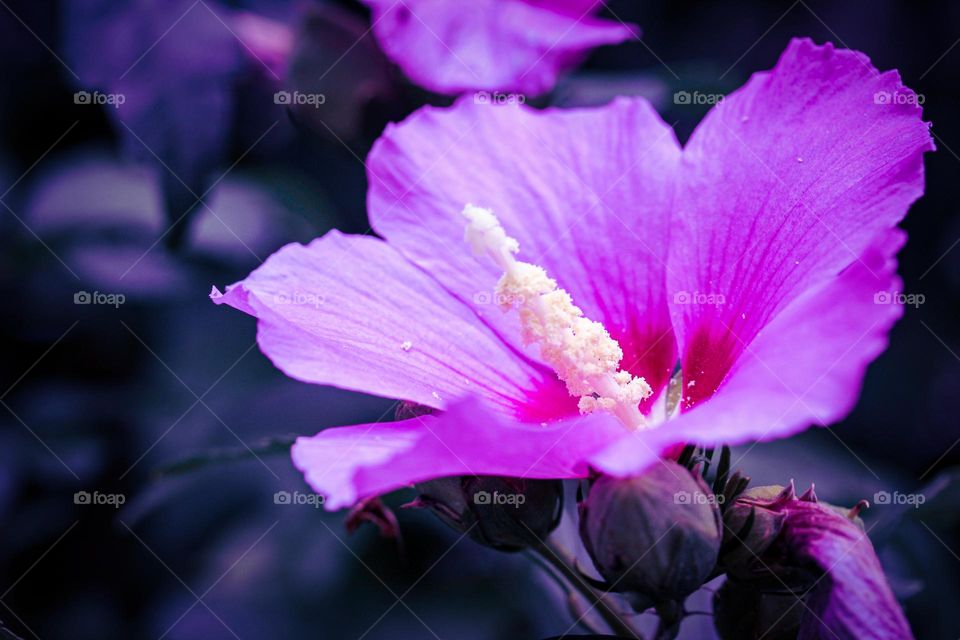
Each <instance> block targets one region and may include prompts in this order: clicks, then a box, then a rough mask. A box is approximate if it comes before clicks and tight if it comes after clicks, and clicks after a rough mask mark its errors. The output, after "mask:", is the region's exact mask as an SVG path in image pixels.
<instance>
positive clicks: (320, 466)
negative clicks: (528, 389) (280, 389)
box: [292, 399, 624, 510]
mask: <svg viewBox="0 0 960 640" xmlns="http://www.w3.org/2000/svg"><path fill="white" fill-rule="evenodd" d="M623 434H624V431H623V427H622V426H621V425H620V423H619V422H617V420H616V419H615V418H613V417H612V416H609V415H592V416H584V417H576V418H570V419H566V420H562V421H558V422H554V423H551V424H549V425H530V424H523V423H518V422H514V421H512V420H510V419H508V418H504V417H502V416H500V415H498V414H495V413H492V412H491V411H489V410H488V409H487V408H486V406H485V405H483V404H481V403H480V402H478V401H476V400H473V399H468V400H464V401H462V402H460V403H456V404H454V405H453V406H451V407H450V409H449V410H448V411H446V412H444V413H442V414H438V415H428V416H420V417H417V418H412V419H410V420H400V421H397V422H385V423H379V424H362V425H356V426H351V427H339V428H334V429H326V430H324V431H321V432H320V433H318V434H317V435H315V436H313V437H309V438H298V439H297V442H296V444H294V446H293V450H292V455H293V463H294V465H295V466H296V467H297V468H298V469H300V470H301V471H302V472H303V473H304V474H305V477H306V480H307V482H308V483H309V484H310V486H311V487H313V489H314V490H315V491H317V493H320V494H322V495H324V496H325V497H326V500H325V501H324V505H325V506H326V508H327V509H329V510H335V509H339V508H341V507H347V506H350V505H352V504H353V503H355V502H356V501H357V500H360V499H363V498H367V497H370V496H375V495H380V494H382V493H386V492H388V491H393V490H395V489H399V488H402V487H405V486H408V485H411V484H413V483H416V482H423V481H425V480H431V479H433V478H442V477H449V476H463V475H473V476H487V475H489V476H510V477H518V478H580V477H584V476H586V475H587V473H588V472H589V468H588V466H587V464H586V462H585V461H586V460H587V459H588V458H589V457H590V456H591V455H592V454H593V453H594V452H596V451H598V450H600V449H603V448H604V447H606V446H608V445H609V444H610V443H611V442H613V441H615V440H617V439H619V438H622V437H623Z"/></svg>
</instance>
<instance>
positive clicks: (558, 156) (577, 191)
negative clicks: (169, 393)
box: [212, 40, 933, 509]
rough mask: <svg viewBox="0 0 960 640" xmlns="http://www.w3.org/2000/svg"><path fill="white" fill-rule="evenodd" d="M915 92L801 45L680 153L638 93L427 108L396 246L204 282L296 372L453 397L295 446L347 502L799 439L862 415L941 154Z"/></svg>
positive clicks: (377, 153)
mask: <svg viewBox="0 0 960 640" xmlns="http://www.w3.org/2000/svg"><path fill="white" fill-rule="evenodd" d="M884 94H886V95H890V96H894V97H896V99H895V100H877V99H876V96H877V95H884ZM913 98H915V96H914V94H913V93H912V92H911V91H910V90H909V89H907V88H905V87H903V86H902V84H901V82H900V79H899V76H898V75H897V74H896V73H895V72H887V73H882V74H881V73H878V72H877V71H876V69H874V68H873V67H872V66H871V64H870V62H869V60H868V59H867V58H866V57H865V56H864V55H862V54H860V53H856V52H852V51H846V50H835V49H834V48H833V46H832V45H829V44H827V45H824V46H816V45H814V44H813V43H812V42H811V41H809V40H796V41H793V42H792V43H791V44H790V46H789V47H788V48H787V50H786V51H785V52H784V54H783V55H782V57H781V58H780V60H779V62H778V63H777V65H776V67H775V68H774V69H773V70H772V71H770V72H768V73H759V74H756V75H754V76H753V77H752V78H751V80H750V81H749V82H748V83H747V84H746V85H745V86H744V87H743V88H742V89H740V90H739V91H737V92H735V93H734V94H732V95H730V96H728V97H727V98H726V99H725V100H723V101H722V103H721V104H719V105H717V106H716V107H714V109H713V110H712V111H711V113H709V114H708V116H707V117H706V118H705V119H704V121H703V122H702V123H701V124H700V126H699V127H698V128H697V130H696V131H695V132H694V134H693V135H692V137H691V139H690V141H689V142H688V143H687V144H686V146H685V147H684V148H681V147H680V145H679V144H678V142H677V139H676V137H675V136H674V134H673V131H672V130H671V129H670V128H669V127H668V126H667V125H665V124H664V123H663V121H662V120H661V119H660V118H659V117H658V116H657V114H656V113H655V111H654V110H653V108H652V107H651V106H650V105H649V103H647V102H646V101H644V100H642V99H619V100H617V101H615V102H613V103H611V104H610V105H607V106H605V107H602V108H598V109H584V110H570V111H564V110H547V111H533V110H531V109H528V108H526V107H522V106H516V105H506V106H494V105H479V104H475V103H474V101H472V100H460V101H458V102H457V103H456V104H455V105H454V106H453V107H451V108H449V109H436V108H430V107H427V108H424V109H421V110H420V111H418V112H417V113H415V114H414V115H412V116H411V117H410V118H408V119H407V120H406V121H405V122H403V123H402V124H399V125H396V126H391V127H389V128H388V129H387V131H386V132H385V133H384V135H383V137H382V138H381V139H380V140H379V141H378V142H377V144H376V145H375V146H374V149H373V150H372V151H371V153H370V156H369V158H368V161H367V166H368V172H369V182H370V190H369V197H368V207H369V213H370V218H371V225H372V227H373V228H374V229H375V230H376V232H377V233H378V234H379V235H380V236H382V237H383V238H385V239H386V240H385V241H384V240H380V239H378V238H374V237H366V236H346V235H343V234H340V233H337V232H332V233H329V234H327V235H326V236H324V237H322V238H320V239H318V240H315V241H314V242H313V243H311V244H310V245H309V246H306V247H304V246H301V245H296V244H291V245H288V246H286V247H284V248H283V249H281V250H280V251H278V252H277V253H276V254H274V255H273V256H272V257H271V258H270V259H268V260H267V261H266V262H265V263H264V265H263V266H261V267H260V268H258V269H257V270H256V271H254V272H253V273H252V274H251V275H250V276H249V277H248V278H247V279H246V280H244V281H242V282H240V283H238V284H235V285H233V286H231V287H229V288H228V289H227V291H226V292H225V293H223V294H220V293H219V292H218V291H216V290H214V292H213V294H212V295H213V298H214V301H215V302H217V303H218V304H222V303H227V304H229V305H231V306H234V307H236V308H238V309H241V310H243V311H245V312H247V313H249V314H251V315H254V316H256V317H257V318H258V320H259V322H258V340H259V343H260V347H261V349H262V350H263V352H264V353H265V354H266V355H267V356H268V357H269V358H270V359H271V360H272V361H273V362H274V363H275V364H276V365H277V366H278V367H279V368H280V369H281V370H283V371H284V372H285V373H287V374H288V375H290V376H292V377H294V378H297V379H299V380H303V381H306V382H313V383H317V384H328V385H335V386H337V387H341V388H344V389H351V390H355V391H360V392H365V393H370V394H375V395H379V396H384V397H388V398H397V399H401V400H406V401H410V402H414V403H417V404H420V405H424V406H425V407H429V408H432V409H436V410H441V411H440V412H438V413H435V414H433V415H423V416H419V417H415V418H411V419H407V420H400V421H397V422H392V423H386V424H365V425H358V426H352V427H343V428H335V429H329V430H326V431H323V432H322V433H320V434H318V435H316V436H314V437H312V438H301V439H299V440H298V442H297V444H296V445H295V446H294V449H293V459H294V463H295V464H296V466H297V467H298V468H300V469H301V470H302V471H303V472H304V473H305V474H306V478H307V481H308V482H309V483H310V484H311V485H312V486H313V487H314V488H315V489H316V490H317V491H319V492H320V493H323V494H325V495H326V496H327V497H328V499H327V501H326V505H327V507H328V508H330V509H336V508H340V507H344V506H347V505H350V504H353V503H354V502H356V501H357V500H358V499H361V498H364V497H368V496H372V495H377V494H380V493H384V492H387V491H391V490H393V489H396V488H399V487H403V486H406V485H409V484H411V483H414V482H420V481H424V480H427V479H430V478H436V477H442V476H456V475H503V476H515V477H527V478H571V477H583V476H585V475H586V474H588V473H589V471H590V470H591V469H595V470H598V471H601V472H605V473H608V474H611V475H615V476H626V475H630V474H633V473H636V472H639V471H641V470H643V469H644V468H645V467H646V466H648V465H649V464H651V463H652V462H654V461H655V460H657V459H658V457H659V456H661V455H664V454H667V453H669V452H670V451H672V450H674V449H675V448H676V447H677V446H678V445H681V444H683V443H687V442H696V443H700V444H704V445H709V444H718V443H728V444H730V443H740V442H744V441H748V440H755V439H763V440H766V439H772V438H780V437H784V436H787V435H790V434H793V433H795V432H797V431H800V430H801V429H804V428H805V427H807V426H808V425H810V424H814V423H815V424H828V423H831V422H834V421H836V420H838V419H840V418H842V417H843V416H844V415H845V414H846V413H848V412H849V411H850V410H851V408H852V407H853V405H854V403H855V402H856V399H857V395H858V393H859V387H860V384H861V380H862V378H863V375H864V371H865V369H866V367H867V365H868V364H869V362H870V361H871V360H873V359H874V358H875V357H876V356H877V355H878V354H879V353H880V352H881V351H882V350H883V349H884V348H885V345H886V335H887V332H888V331H889V329H890V327H891V326H892V324H893V323H894V322H895V321H896V320H897V319H898V318H899V316H900V314H901V307H900V306H899V305H898V304H896V303H895V300H896V296H893V300H891V297H890V296H889V295H887V294H886V293H885V292H895V291H898V290H899V288H900V280H899V278H898V277H897V276H896V273H895V269H896V262H895V259H894V254H895V253H896V251H897V250H898V249H899V248H900V246H902V244H903V242H904V237H905V236H904V234H903V232H901V231H899V230H898V229H897V228H896V227H895V225H896V224H897V223H898V222H899V221H900V220H901V219H902V218H903V216H904V215H905V214H906V211H907V209H908V208H909V206H910V204H911V203H912V202H913V201H914V200H916V199H917V198H918V197H920V195H921V194H922V192H923V152H924V151H928V150H931V149H932V148H933V145H932V143H931V139H930V135H929V131H928V126H927V124H926V123H924V122H923V121H922V119H921V110H920V109H919V107H917V106H916V104H915V103H916V100H914V99H913ZM468 203H474V204H476V205H479V206H483V207H486V208H489V209H490V210H492V211H493V212H495V214H496V216H497V217H498V220H499V224H500V225H502V226H501V227H498V228H499V229H500V231H497V229H495V228H493V227H490V226H486V227H482V228H479V231H482V232H484V233H487V232H489V235H482V234H481V235H480V236H478V235H477V233H478V227H476V226H475V225H476V224H479V223H477V220H476V219H475V220H473V221H471V222H470V225H471V226H470V229H471V231H470V233H468V239H469V240H471V244H472V245H473V247H474V249H478V248H479V249H481V250H482V252H483V251H485V252H486V255H481V256H476V255H471V253H470V251H469V247H468V245H467V243H465V242H464V231H465V228H466V227H467V221H465V220H464V218H463V217H462V216H461V215H460V212H461V211H462V210H464V206H465V205H466V204H468ZM468 211H469V210H468ZM494 220H496V219H494ZM498 233H499V234H500V235H497V234H498ZM507 236H510V237H507ZM514 239H515V240H516V242H511V241H512V240H514ZM494 240H496V241H497V242H500V243H501V244H499V245H496V243H495V242H493V241H494ZM484 243H487V244H484ZM478 245H480V246H478ZM494 245H496V246H498V247H500V249H501V250H502V253H501V254H496V252H494V251H492V250H491V251H487V249H490V247H493V246H494ZM517 248H519V252H518V253H516V259H517V260H525V261H527V262H523V263H519V262H516V261H515V260H514V257H513V252H514V251H515V250H516V249H517ZM497 255H499V258H498V259H499V260H500V262H498V261H497V260H495V259H492V257H496V256H497ZM510 261H514V262H513V263H512V264H511V262H510ZM522 265H526V266H523V269H525V270H527V271H528V272H529V273H527V272H525V273H526V274H527V275H529V276H530V279H528V280H530V281H534V280H535V281H536V286H538V287H540V289H538V290H537V295H536V296H535V298H537V299H535V300H533V301H531V300H512V299H510V298H509V296H510V295H512V294H511V291H514V292H516V291H521V292H523V291H527V293H529V291H528V290H524V289H522V288H520V289H510V288H509V287H507V286H506V285H508V284H510V283H511V282H512V280H511V277H510V276H511V273H514V275H516V272H517V271H516V270H518V269H520V267H521V266H522ZM535 265H539V266H535ZM540 267H542V268H543V269H542V271H545V273H543V274H542V275H543V277H542V278H540V277H539V276H537V274H539V273H540V272H538V271H537V269H539V268H540ZM505 270H506V271H507V273H506V275H504V272H505ZM511 270H512V271H511ZM534 276H537V277H534ZM538 278H539V279H538ZM498 281H500V285H498ZM551 283H552V285H553V286H554V287H555V288H551V286H550V285H551ZM524 284H526V285H529V284H530V282H525V283H524ZM531 286H532V285H531ZM548 292H549V293H548ZM541 293H542V294H543V295H542V296H540V294H541ZM567 295H568V297H567V298H566V299H564V296H567ZM501 296H505V297H506V299H500V298H501ZM538 296H539V297H538ZM520 297H522V296H520ZM548 297H549V298H550V304H546V300H547V298H548ZM541 298H542V299H541ZM564 300H566V302H571V301H572V304H571V306H572V305H575V310H576V311H581V313H582V315H581V316H577V314H576V313H575V312H574V311H573V310H571V307H570V306H563V304H561V303H563V302H564ZM891 301H893V302H894V303H893V304H891V303H890V302H891ZM498 302H499V303H504V304H503V305H502V306H504V307H519V309H515V310H514V311H511V312H508V313H503V312H502V311H501V309H499V308H497V307H498V305H497V304H496V303H498ZM554 303H556V304H554ZM544 309H546V310H547V311H544ZM558 309H559V310H560V311H558ZM516 311H519V312H520V313H519V314H518V313H517V312H516ZM561 311H563V313H566V314H567V316H566V317H568V319H569V323H568V324H563V323H564V322H567V321H566V320H564V321H563V322H559V323H558V322H557V317H559V316H558V315H556V314H559V315H560V316H562V315H563V313H561ZM541 312H543V313H547V312H549V313H548V315H546V316H543V315H538V314H540V313H541ZM531 314H532V315H531ZM531 318H540V319H541V320H542V319H543V318H546V319H547V320H550V322H551V323H553V324H550V323H546V324H543V325H542V326H541V325H537V324H536V322H534V321H533V320H532V319H531ZM548 325H549V326H548ZM574 327H576V328H574ZM598 327H599V328H598ZM538 332H539V333H538ZM573 334H576V335H573ZM565 336H566V337H565ZM586 336H592V337H593V338H595V339H593V340H592V341H589V342H586ZM524 338H526V341H525V340H524ZM567 338H570V340H567ZM558 340H559V342H557V341H558ZM565 340H566V341H565ZM558 344H559V345H560V347H562V348H558V347H557V345H558ZM617 349H619V350H620V355H622V357H621V358H620V359H619V361H616V359H615V356H616V355H617V353H616V351H617ZM577 354H582V356H583V357H582V358H581V359H580V360H579V361H578V360H577ZM678 362H679V363H680V368H681V373H682V378H681V377H680V376H673V375H672V374H673V372H674V370H675V368H676V366H677V363H678ZM578 367H579V368H578ZM591 368H592V369H591ZM588 370H589V371H588ZM591 371H592V373H591ZM585 372H586V373H585ZM581 374H583V375H582V376H581ZM594 374H595V375H594ZM578 376H580V377H578ZM591 376H593V377H591ZM561 378H562V379H561ZM640 378H642V380H640ZM671 378H673V379H674V381H675V382H674V384H673V387H672V391H668V383H669V381H670V380H671ZM637 380H640V381H639V382H637ZM645 385H648V386H649V392H648V391H647V389H645V388H642V387H644V386H645ZM571 393H574V396H571ZM681 395H682V399H681V400H680V401H679V402H678V401H677V397H678V396H681ZM576 396H579V397H580V398H579V405H580V407H579V408H580V411H585V412H588V414H587V415H580V414H579V412H578V399H577V397H576ZM640 397H643V398H644V399H643V400H642V402H641V403H640V405H639V407H640V410H641V411H642V413H643V415H642V416H640V415H639V412H638V411H637V410H636V405H635V404H634V405H633V406H632V407H631V406H629V401H630V400H631V399H634V400H635V399H637V398H640ZM608 410H609V411H608ZM611 414H614V415H616V417H614V415H611ZM625 424H629V425H630V428H626V427H625Z"/></svg>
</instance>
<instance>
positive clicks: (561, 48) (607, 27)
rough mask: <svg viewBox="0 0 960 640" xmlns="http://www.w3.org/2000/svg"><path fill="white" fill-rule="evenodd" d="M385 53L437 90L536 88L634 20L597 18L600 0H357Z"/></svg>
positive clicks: (627, 30)
mask: <svg viewBox="0 0 960 640" xmlns="http://www.w3.org/2000/svg"><path fill="white" fill-rule="evenodd" d="M363 1H364V2H365V3H366V4H367V5H368V6H369V7H370V9H371V11H372V20H373V32H374V35H375V36H376V38H377V41H378V42H379V43H380V46H381V47H382V48H383V50H384V51H385V52H386V54H387V55H388V56H389V57H390V58H391V59H392V60H393V61H394V62H396V63H397V64H398V65H399V66H400V68H401V69H403V71H404V73H406V74H407V75H408V76H409V77H410V79H411V80H413V81H414V82H415V83H417V84H419V85H421V86H423V87H426V88H427V89H430V90H431V91H435V92H437V93H445V94H457V93H461V92H464V91H470V90H486V91H497V90H499V91H515V92H520V93H522V94H527V95H537V94H540V93H544V92H546V91H549V90H550V89H551V88H553V85H554V84H555V83H556V80H557V76H558V75H559V74H560V72H561V71H563V70H564V69H566V68H569V67H572V66H574V65H576V64H578V63H579V62H580V61H581V60H582V59H583V58H584V57H586V54H587V52H588V51H589V50H590V49H593V48H594V47H598V46H601V45H605V44H616V43H619V42H623V41H624V40H628V39H629V38H631V37H634V36H635V35H636V33H637V30H636V28H635V27H633V26H630V25H626V24H623V23H621V22H614V21H610V20H601V19H599V18H596V17H595V16H594V14H596V13H597V12H598V11H599V10H600V8H601V7H602V6H603V2H602V1H601V0H472V1H471V2H460V3H457V2H449V1H448V0H363Z"/></svg>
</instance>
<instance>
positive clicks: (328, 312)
mask: <svg viewBox="0 0 960 640" xmlns="http://www.w3.org/2000/svg"><path fill="white" fill-rule="evenodd" d="M211 297H212V298H213V300H214V302H216V303H217V304H223V303H226V304H229V305H231V306H233V307H236V308H237V309H240V310H241V311H245V312H246V313H249V314H251V315H253V316H256V317H257V318H258V320H259V321H258V323H257V341H258V342H259V344H260V348H261V350H262V351H263V352H264V353H265V354H266V355H267V357H269V358H270V359H271V360H272V361H273V363H274V364H275V365H276V366H277V367H278V368H279V369H281V370H282V371H283V372H284V373H286V374H287V375H289V376H291V377H293V378H296V379H298V380H303V381H305V382H313V383H318V384H329V385H333V386H337V387H340V388H342V389H350V390H354V391H362V392H366V393H371V394H375V395H380V396H384V397H388V398H398V399H404V400H409V401H412V402H416V403H418V404H422V405H426V406H428V407H433V408H437V409H442V408H444V407H445V406H446V405H447V404H448V403H449V402H451V401H452V400H454V399H455V398H458V397H461V396H464V395H468V394H471V395H477V396H480V397H482V398H484V399H486V400H487V401H489V402H490V403H492V405H493V406H494V407H496V408H497V409H498V410H500V411H503V412H504V413H506V414H508V415H512V416H517V417H522V418H524V419H529V420H544V419H550V418H554V417H557V416H558V415H566V414H569V413H570V412H575V411H576V407H575V403H574V402H573V400H572V398H570V396H569V394H568V393H567V390H566V388H565V387H564V386H563V384H562V383H561V382H559V381H558V380H557V378H556V376H555V375H554V374H553V372H552V371H549V370H546V369H544V368H542V367H541V366H539V365H535V364H533V363H531V362H529V361H527V360H525V359H524V358H523V357H522V356H520V355H518V354H516V353H514V352H513V351H511V350H510V349H509V348H508V347H507V346H506V345H504V344H503V342H502V341H501V340H500V339H499V338H498V337H497V336H496V335H494V334H493V332H492V331H490V330H489V329H488V328H487V327H486V326H484V325H483V323H482V322H479V321H478V320H477V318H476V316H475V315H474V313H473V312H472V311H471V310H470V309H469V308H467V307H466V306H464V305H463V304H461V303H460V302H458V301H457V300H455V299H454V298H453V297H451V296H450V295H449V294H448V293H447V292H446V291H444V290H443V289H441V288H440V287H439V286H438V285H437V284H436V283H435V282H434V281H433V280H431V279H430V278H429V277H427V276H426V275H424V274H423V273H422V272H421V271H419V270H418V269H417V268H416V267H414V266H413V265H411V264H410V263H409V262H407V261H406V260H405V259H404V258H403V257H402V256H400V254H398V253H397V252H396V251H395V250H393V249H392V248H391V247H389V246H388V245H387V244H386V243H385V242H383V241H381V240H378V239H375V238H371V237H363V236H345V235H342V234H340V233H338V232H331V233H328V234H327V235H325V236H323V237H322V238H319V239H317V240H314V241H313V242H312V243H310V244H309V245H308V246H303V245H299V244H290V245H287V246H286V247H284V248H283V249H281V250H280V251H278V252H277V253H275V254H274V255H272V256H271V257H270V258H269V259H268V260H267V261H266V262H264V263H263V265H262V266H261V267H260V268H258V269H257V270H256V271H254V272H253V273H251V274H250V276H248V277H247V279H246V280H244V281H242V282H239V283H237V284H235V285H233V286H231V287H228V289H227V291H226V293H224V294H220V293H219V292H218V291H216V290H214V293H213V294H212V296H211Z"/></svg>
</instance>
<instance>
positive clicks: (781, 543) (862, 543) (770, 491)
mask: <svg viewBox="0 0 960 640" xmlns="http://www.w3.org/2000/svg"><path fill="white" fill-rule="evenodd" d="M865 506H866V503H865V502H861V503H860V504H858V505H857V506H855V507H854V508H853V509H843V508H839V507H835V506H833V505H830V504H827V503H824V502H820V501H819V500H818V499H817V496H816V494H815V493H814V491H813V488H812V487H811V488H810V490H809V491H807V492H805V493H804V494H803V495H801V496H797V495H796V493H795V492H794V489H793V484H792V483H791V484H790V486H788V487H786V488H782V487H760V488H758V489H754V490H753V491H747V492H745V493H743V494H742V495H741V496H739V497H738V498H737V499H736V500H734V502H733V503H731V504H730V505H729V506H728V508H727V509H726V513H725V517H724V520H725V523H726V526H727V531H728V532H729V531H732V530H733V529H734V528H736V527H739V528H740V531H741V533H742V535H738V536H737V538H738V539H737V540H736V542H737V543H738V544H740V547H739V550H738V549H734V550H732V551H731V550H729V549H728V548H727V545H725V547H724V554H723V557H722V559H721V564H722V566H723V567H726V568H727V572H728V573H727V575H728V582H727V584H728V585H730V586H729V587H726V586H725V587H724V589H721V592H720V593H719V594H718V596H717V600H716V604H717V605H718V608H717V609H716V610H715V621H716V624H717V629H718V631H720V634H721V637H722V638H724V639H727V638H737V639H739V638H761V637H762V638H771V637H775V638H780V637H784V638H793V637H800V638H828V637H836V638H844V639H846V638H859V639H862V640H867V639H870V640H881V639H884V640H885V639H887V638H898V639H899V638H903V639H909V638H912V637H913V636H912V634H911V633H910V627H909V625H908V624H907V621H906V618H905V617H904V615H903V612H902V611H901V609H900V606H899V604H898V603H897V601H896V599H895V598H894V595H893V592H892V591H891V589H890V586H889V584H888V583H887V580H886V577H885V576H884V574H883V567H882V566H881V565H880V561H879V559H878V558H877V555H876V552H875V551H874V549H873V545H872V544H871V543H870V539H869V538H868V537H867V534H866V532H865V531H864V528H863V523H862V522H861V520H860V518H859V517H858V514H859V512H860V509H862V508H863V507H865ZM751 521H752V527H748V526H747V525H748V524H751ZM752 528H755V529H756V530H755V531H753V530H751V529H752ZM774 531H775V533H774ZM743 551H746V554H744V553H743ZM783 596H787V597H788V598H789V599H790V600H791V602H787V608H786V609H785V608H784V602H783V600H780V599H778V598H780V597H783ZM798 599H800V604H798V603H797V600H798ZM748 602H753V603H754V605H755V606H753V607H749V606H748V605H747V603H748ZM801 604H802V606H801ZM790 606H793V608H792V609H790V608H789V607H790ZM797 610H799V612H800V613H799V617H798V616H797V614H796V611H797ZM744 611H752V612H753V615H752V617H750V618H749V619H741V620H739V621H738V617H741V618H742V616H743V612H744ZM784 614H786V618H784V619H781V615H784ZM791 616H792V618H791ZM765 624H771V625H773V628H772V629H768V628H764V625H765ZM740 625H746V626H740ZM794 630H796V631H795V632H794ZM791 633H792V634H793V635H790V634H791ZM751 634H752V635H751Z"/></svg>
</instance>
